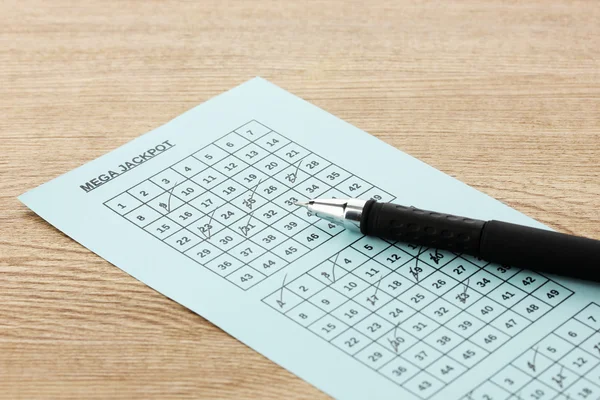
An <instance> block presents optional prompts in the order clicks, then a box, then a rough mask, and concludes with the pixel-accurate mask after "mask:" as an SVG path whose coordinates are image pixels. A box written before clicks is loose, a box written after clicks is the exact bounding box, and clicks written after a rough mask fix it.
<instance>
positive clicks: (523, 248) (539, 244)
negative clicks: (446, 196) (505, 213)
mask: <svg viewBox="0 0 600 400" xmlns="http://www.w3.org/2000/svg"><path fill="white" fill-rule="evenodd" d="M480 257H481V258H483V259H484V260H487V261H492V262H495V263H498V264H504V265H512V266H515V267H522V268H528V269H532V270H535V271H540V272H546V273H551V274H558V275H568V276H570V277H573V278H580V279H586V280H593V281H597V282H599V281H600V241H598V240H594V239H588V238H584V237H580V236H573V235H567V234H565V233H559V232H553V231H548V230H544V229H537V228H531V227H528V226H523V225H515V224H511V223H508V222H501V221H494V220H492V221H489V222H487V223H486V224H485V227H484V228H483V234H482V237H481V247H480Z"/></svg>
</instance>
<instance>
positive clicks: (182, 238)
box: [177, 236, 191, 246]
mask: <svg viewBox="0 0 600 400" xmlns="http://www.w3.org/2000/svg"><path fill="white" fill-rule="evenodd" d="M190 241H191V240H190V239H189V238H188V237H187V236H182V237H181V239H177V244H178V245H180V246H183V245H184V244H186V243H189V242H190Z"/></svg>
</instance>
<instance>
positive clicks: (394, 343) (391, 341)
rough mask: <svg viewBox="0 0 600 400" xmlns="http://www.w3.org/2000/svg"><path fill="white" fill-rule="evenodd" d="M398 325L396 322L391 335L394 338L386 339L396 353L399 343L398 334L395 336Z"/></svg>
mask: <svg viewBox="0 0 600 400" xmlns="http://www.w3.org/2000/svg"><path fill="white" fill-rule="evenodd" d="M398 325H400V322H398V323H397V324H396V326H395V327H394V334H393V335H392V337H393V338H394V339H393V340H390V339H388V342H390V345H391V346H392V349H393V350H394V352H396V353H398V346H400V343H399V342H398V336H397V331H398Z"/></svg>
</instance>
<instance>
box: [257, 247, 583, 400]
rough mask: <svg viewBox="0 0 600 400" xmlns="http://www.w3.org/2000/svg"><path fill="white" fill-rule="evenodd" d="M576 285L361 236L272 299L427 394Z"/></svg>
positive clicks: (363, 359) (288, 312) (417, 391)
mask: <svg viewBox="0 0 600 400" xmlns="http://www.w3.org/2000/svg"><path fill="white" fill-rule="evenodd" d="M572 294H573V293H572V292H571V291H570V290H568V289H566V288H564V287H563V286H561V285H559V284H558V283H556V282H554V281H552V280H549V279H547V278H546V277H544V276H542V275H539V274H536V273H534V272H531V271H528V270H520V269H516V268H511V267H508V266H500V265H496V264H489V263H487V262H484V261H481V260H478V259H475V258H473V257H469V256H460V255H456V254H453V253H450V252H444V251H439V250H436V249H424V248H421V247H417V246H412V245H406V244H401V243H388V242H386V241H383V240H380V239H377V238H371V237H362V238H360V239H358V240H357V241H355V242H354V243H352V244H351V245H349V246H348V247H346V248H344V249H343V250H342V251H340V252H339V253H337V254H334V255H333V256H332V257H330V258H329V259H328V260H326V261H324V262H322V263H321V264H319V265H318V266H316V267H314V268H313V269H311V270H310V271H308V272H307V273H305V274H302V275H300V276H299V277H298V278H296V279H294V280H293V281H290V282H285V278H284V281H283V283H282V285H281V287H280V288H279V289H278V290H276V291H275V292H273V293H271V294H270V295H269V296H267V297H265V298H264V299H263V302H265V303H267V304H268V305H270V306H271V307H272V308H274V309H275V310H277V311H279V312H281V313H283V314H285V315H286V316H287V317H289V318H290V319H292V320H294V321H295V322H297V323H298V324H300V325H301V326H303V327H305V328H307V329H308V330H310V331H312V332H313V333H315V334H316V335H318V336H320V337H321V338H323V339H324V340H326V341H328V342H329V343H331V344H332V345H334V346H336V347H338V348H339V349H341V350H343V351H344V352H346V353H347V354H349V355H350V356H352V357H353V358H355V359H357V360H359V361H360V362H362V363H363V364H365V365H367V366H368V367H370V368H372V369H373V370H375V371H377V372H379V373H380V374H381V375H383V376H384V377H386V378H388V379H390V380H391V381H393V382H394V383H396V384H398V385H401V386H402V387H404V388H406V389H407V390H409V391H411V392H412V393H414V394H416V395H417V396H419V397H421V398H428V397H430V396H432V395H433V394H435V393H437V392H438V391H439V390H441V389H442V388H443V387H444V386H445V385H447V384H448V383H450V382H451V381H453V380H454V379H456V378H457V377H458V376H460V375H461V374H462V373H464V372H465V371H466V370H468V369H469V368H472V367H474V366H475V365H476V364H477V363H479V362H480V361H481V360H482V359H484V358H485V357H486V356H487V355H488V354H489V353H490V352H493V351H494V350H496V349H498V348H499V347H500V346H501V345H502V344H504V343H505V342H506V341H507V340H509V339H510V338H511V337H513V336H515V335H516V334H517V333H519V332H520V331H521V330H523V329H524V328H525V327H527V326H528V325H530V324H531V323H533V322H534V321H536V320H537V319H538V318H540V317H541V316H542V315H544V314H546V313H547V312H548V311H550V310H551V309H552V308H553V307H555V306H557V305H558V304H560V303H561V302H562V301H564V300H565V299H566V298H568V297H569V296H571V295H572Z"/></svg>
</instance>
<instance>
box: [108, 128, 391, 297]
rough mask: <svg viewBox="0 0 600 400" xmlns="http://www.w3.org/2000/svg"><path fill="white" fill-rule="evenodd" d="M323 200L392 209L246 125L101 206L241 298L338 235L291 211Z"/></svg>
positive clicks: (377, 194)
mask: <svg viewBox="0 0 600 400" xmlns="http://www.w3.org/2000/svg"><path fill="white" fill-rule="evenodd" d="M317 175H318V176H317ZM325 193H328V194H332V193H336V194H338V193H339V194H341V195H344V196H347V197H354V196H360V195H361V194H368V195H370V196H371V197H373V198H376V199H378V200H384V201H391V200H393V199H395V198H394V197H393V196H391V195H389V194H388V193H386V192H385V191H383V190H381V189H379V188H377V187H375V186H372V185H370V184H367V183H366V182H365V181H363V180H361V179H360V178H358V177H356V176H355V175H353V174H352V173H350V172H348V171H346V170H345V169H343V168H341V167H339V166H337V165H335V164H333V163H330V162H329V161H326V160H325V159H323V158H321V157H319V156H318V155H317V154H315V153H313V152H312V151H310V150H308V149H306V148H304V147H302V146H300V145H299V144H298V143H296V142H294V141H292V140H290V139H288V138H286V137H285V136H283V135H282V134H280V133H278V132H276V131H274V130H272V129H270V128H268V127H267V126H265V125H263V124H261V123H259V122H258V121H256V120H252V121H250V122H248V123H246V124H244V125H242V126H240V127H238V128H236V129H234V130H232V131H231V132H228V133H227V134H225V135H223V136H222V137H220V138H219V139H217V140H215V141H214V142H213V143H210V144H208V145H206V146H204V147H203V148H201V149H200V150H198V151H196V152H194V153H192V154H191V155H188V156H186V157H184V158H183V159H181V160H178V161H177V162H175V163H173V164H172V165H170V166H168V167H166V168H165V169H163V170H161V171H159V172H158V173H155V174H154V175H152V176H151V177H149V178H147V179H145V180H144V181H142V182H138V183H136V184H135V185H133V186H132V187H130V188H129V189H127V190H125V191H123V192H121V193H119V194H118V195H116V196H114V197H113V198H111V199H109V200H107V201H105V202H104V205H105V206H106V207H107V208H109V209H111V210H112V211H114V212H115V213H117V214H118V215H120V216H122V217H123V218H125V219H127V220H128V221H130V222H132V223H133V224H134V225H136V226H138V227H139V228H141V229H144V230H145V231H147V232H148V233H150V234H151V235H153V236H154V237H156V238H157V239H159V240H160V241H162V242H164V243H165V244H167V245H168V246H170V247H171V248H173V249H174V250H177V251H178V252H180V253H181V254H184V255H185V256H187V257H188V258H190V259H192V260H193V261H195V262H197V263H198V264H200V265H202V266H204V267H206V268H207V269H209V270H210V271H212V272H214V273H216V274H217V275H219V276H221V277H223V278H225V279H227V280H228V281H230V282H232V283H234V284H235V285H236V286H238V287H240V288H241V289H243V290H248V289H250V288H251V287H253V286H255V285H256V284H258V283H260V282H261V281H263V280H264V279H266V278H267V277H269V276H271V275H272V274H274V273H275V272H277V271H278V270H280V269H282V268H284V267H285V266H287V265H289V264H290V263H291V262H294V261H296V260H297V259H300V258H301V257H302V256H304V255H305V254H307V253H308V252H309V251H311V250H314V249H316V248H317V247H319V246H320V245H322V244H323V243H326V242H327V241H329V240H330V239H331V238H332V237H334V236H336V235H338V234H339V233H340V232H341V231H343V228H340V227H338V226H336V225H333V224H330V223H327V222H326V221H323V220H320V219H317V218H316V217H314V216H312V215H311V214H310V213H309V212H307V211H306V210H304V209H302V208H300V207H298V206H296V205H295V204H294V202H295V201H299V200H304V199H305V198H311V197H317V196H319V195H322V194H325Z"/></svg>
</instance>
